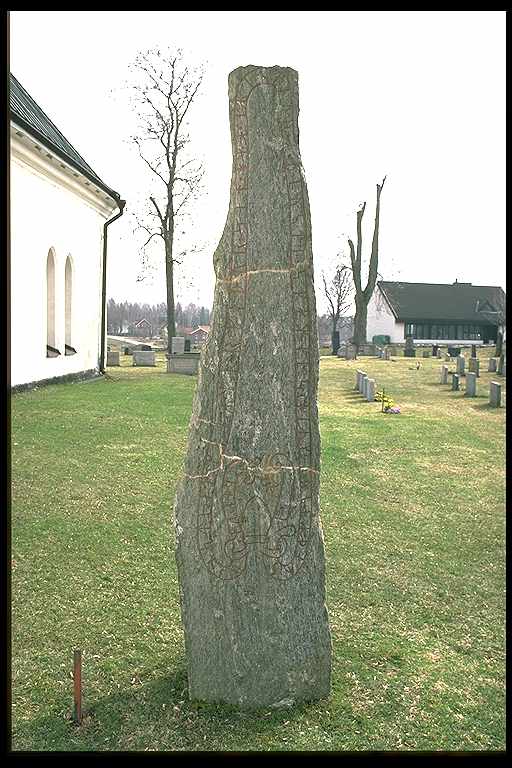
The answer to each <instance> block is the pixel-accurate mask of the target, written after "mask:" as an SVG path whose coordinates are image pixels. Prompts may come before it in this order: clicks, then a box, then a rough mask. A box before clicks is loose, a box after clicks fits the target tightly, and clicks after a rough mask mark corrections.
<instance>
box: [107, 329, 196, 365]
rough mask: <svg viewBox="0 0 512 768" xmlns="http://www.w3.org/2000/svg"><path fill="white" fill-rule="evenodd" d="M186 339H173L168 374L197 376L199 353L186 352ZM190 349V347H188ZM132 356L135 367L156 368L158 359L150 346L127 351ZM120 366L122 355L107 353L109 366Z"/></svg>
mask: <svg viewBox="0 0 512 768" xmlns="http://www.w3.org/2000/svg"><path fill="white" fill-rule="evenodd" d="M186 341H187V340H186V339H185V338H184V337H182V336H175V337H173V338H172V339H171V350H172V352H171V354H170V355H166V357H167V373H182V374H186V375H194V374H197V372H198V369H199V357H200V353H199V352H190V351H187V350H186ZM188 346H189V348H190V345H188ZM128 352H129V353H130V354H131V355H132V359H133V365H135V366H144V367H155V366H156V357H155V352H154V350H152V349H151V347H150V346H147V345H141V346H140V347H139V349H134V350H131V349H129V348H128V347H127V348H126V349H125V354H128ZM119 365H120V353H119V352H117V351H112V350H108V351H107V366H109V367H118V366H119Z"/></svg>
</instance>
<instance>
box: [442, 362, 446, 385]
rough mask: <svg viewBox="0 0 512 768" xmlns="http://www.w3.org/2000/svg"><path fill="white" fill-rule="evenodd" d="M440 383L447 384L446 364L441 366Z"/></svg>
mask: <svg viewBox="0 0 512 768" xmlns="http://www.w3.org/2000/svg"><path fill="white" fill-rule="evenodd" d="M441 384H448V366H447V365H442V366H441Z"/></svg>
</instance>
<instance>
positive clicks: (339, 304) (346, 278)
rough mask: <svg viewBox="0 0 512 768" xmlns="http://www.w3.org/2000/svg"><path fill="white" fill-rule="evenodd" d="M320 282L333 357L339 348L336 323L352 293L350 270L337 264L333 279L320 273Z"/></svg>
mask: <svg viewBox="0 0 512 768" xmlns="http://www.w3.org/2000/svg"><path fill="white" fill-rule="evenodd" d="M322 280H323V286H324V295H325V298H326V299H327V303H328V305H329V312H328V315H329V318H330V321H331V342H332V354H333V355H335V354H336V353H337V351H338V349H339V346H340V342H339V332H338V322H339V320H340V317H341V316H342V315H343V313H344V312H345V311H346V309H347V308H348V307H349V306H350V294H351V291H352V287H351V283H350V268H349V267H348V266H347V265H346V264H342V263H338V264H337V266H336V269H335V272H334V275H333V277H332V278H331V279H330V280H328V279H327V278H326V276H325V272H322Z"/></svg>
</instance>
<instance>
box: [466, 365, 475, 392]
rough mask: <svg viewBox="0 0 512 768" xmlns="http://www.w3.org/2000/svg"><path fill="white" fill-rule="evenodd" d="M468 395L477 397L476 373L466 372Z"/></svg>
mask: <svg viewBox="0 0 512 768" xmlns="http://www.w3.org/2000/svg"><path fill="white" fill-rule="evenodd" d="M466 397H476V373H473V372H472V371H468V372H467V373H466Z"/></svg>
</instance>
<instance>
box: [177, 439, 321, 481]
mask: <svg viewBox="0 0 512 768" xmlns="http://www.w3.org/2000/svg"><path fill="white" fill-rule="evenodd" d="M199 439H200V440H201V441H202V442H203V443H207V444H208V445H214V446H215V447H216V448H218V449H219V454H220V465H219V466H218V467H215V468H214V469H210V470H209V471H208V472H206V473H205V474H204V475H188V474H187V473H185V477H187V478H188V479H189V480H201V479H206V478H207V477H210V476H211V475H213V474H215V473H216V472H219V471H221V470H223V469H225V466H224V460H225V459H227V460H228V461H240V462H242V463H243V464H245V466H246V468H247V470H248V471H249V472H261V474H263V475H277V474H278V473H279V472H281V471H282V470H286V471H288V472H311V473H313V474H315V475H319V474H320V472H319V470H318V469H313V467H299V466H293V465H290V466H287V465H285V464H281V465H271V466H265V467H262V466H256V467H253V466H251V465H250V464H249V462H248V461H247V459H244V458H242V457H241V456H230V455H229V454H227V453H224V451H223V450H222V443H215V442H213V440H207V439H206V438H205V437H200V438H199Z"/></svg>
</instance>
